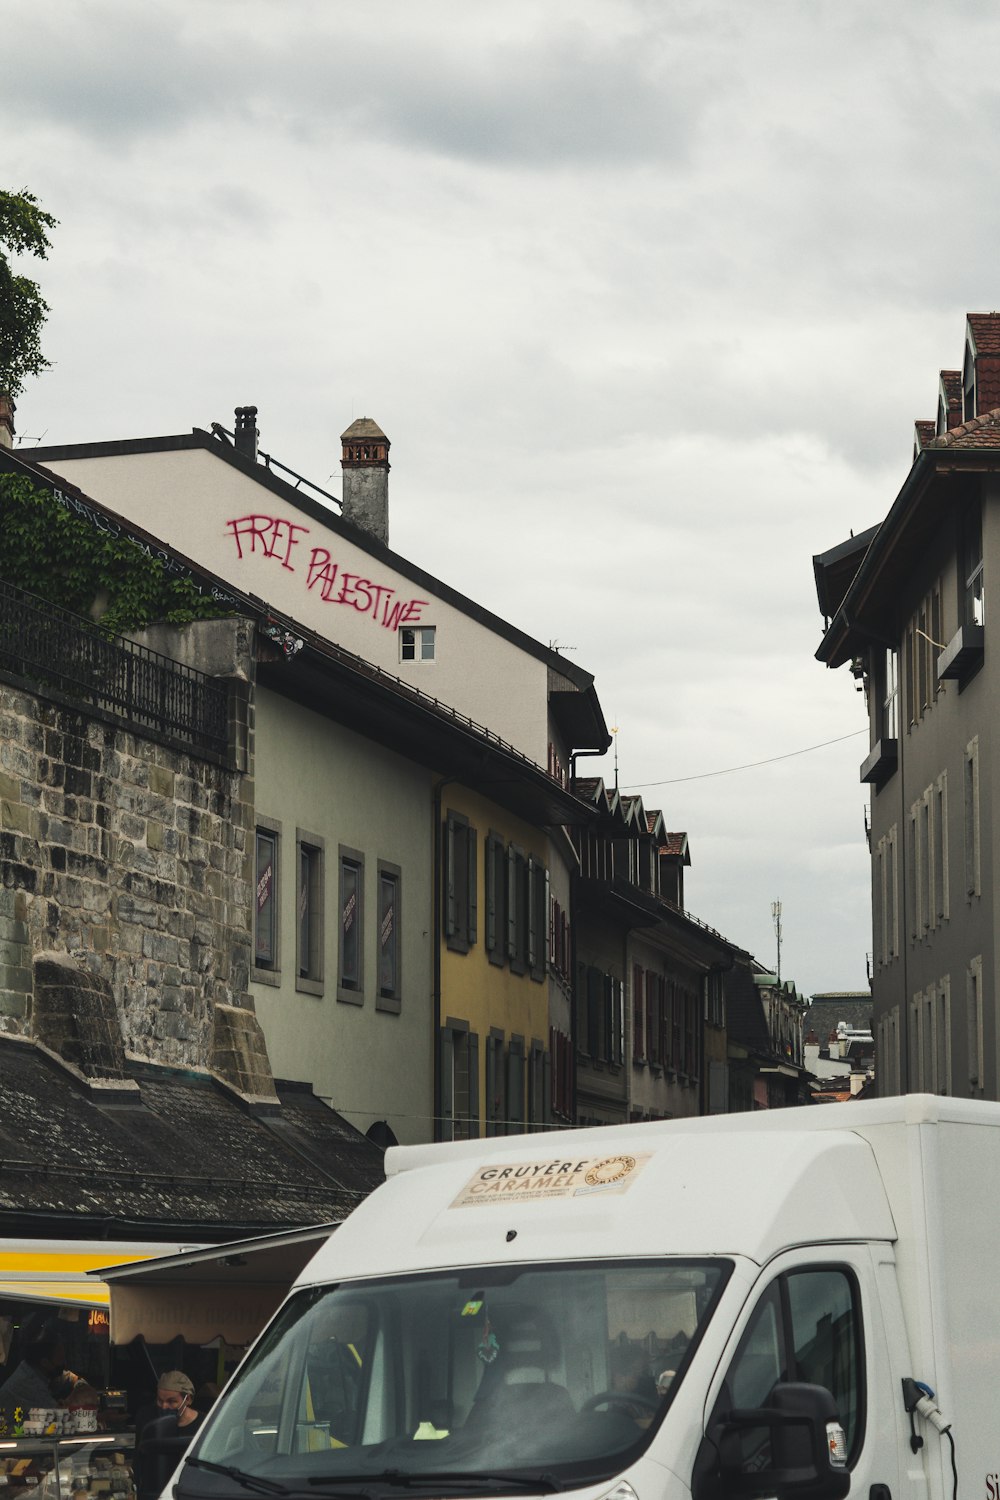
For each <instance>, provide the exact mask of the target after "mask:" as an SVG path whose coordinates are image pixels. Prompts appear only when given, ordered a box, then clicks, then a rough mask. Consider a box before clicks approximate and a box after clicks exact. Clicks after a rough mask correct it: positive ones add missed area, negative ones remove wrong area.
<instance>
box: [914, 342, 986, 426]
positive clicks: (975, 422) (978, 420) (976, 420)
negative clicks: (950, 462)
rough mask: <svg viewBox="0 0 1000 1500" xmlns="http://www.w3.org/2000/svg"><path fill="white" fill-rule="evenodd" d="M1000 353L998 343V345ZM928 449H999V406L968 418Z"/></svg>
mask: <svg viewBox="0 0 1000 1500" xmlns="http://www.w3.org/2000/svg"><path fill="white" fill-rule="evenodd" d="M997 348H998V352H1000V343H998V346H997ZM927 446H928V447H930V448H1000V406H995V407H994V408H993V410H992V411H987V412H983V414H982V416H979V417H970V418H969V420H968V421H967V422H963V423H962V424H961V426H960V427H952V428H951V429H950V430H949V431H948V432H943V433H942V434H941V436H940V437H938V438H935V439H934V441H933V442H932V443H929V444H928V445H927Z"/></svg>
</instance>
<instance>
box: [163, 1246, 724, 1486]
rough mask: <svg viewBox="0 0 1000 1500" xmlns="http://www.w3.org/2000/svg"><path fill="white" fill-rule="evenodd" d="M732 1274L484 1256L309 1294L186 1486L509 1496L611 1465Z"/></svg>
mask: <svg viewBox="0 0 1000 1500" xmlns="http://www.w3.org/2000/svg"><path fill="white" fill-rule="evenodd" d="M730 1269H731V1265H730V1263H729V1262H727V1261H722V1260H712V1261H708V1260H704V1261H703V1260H698V1261H693V1260H684V1261H681V1260H660V1261H656V1262H652V1261H630V1262H626V1261H617V1262H608V1261H604V1262H601V1263H600V1264H599V1265H598V1264H587V1263H573V1264H569V1265H565V1264H564V1265H556V1266H552V1265H546V1266H522V1267H496V1266H484V1267H480V1268H478V1269H475V1270H467V1269H466V1270H461V1271H451V1272H440V1273H434V1274H431V1275H414V1276H406V1277H399V1278H394V1279H391V1280H390V1279H379V1280H371V1281H352V1282H343V1283H341V1284H339V1285H336V1286H323V1287H315V1288H310V1289H305V1290H303V1291H301V1292H299V1293H298V1294H297V1295H295V1296H294V1297H292V1298H291V1299H290V1300H289V1301H288V1302H287V1303H286V1304H285V1306H284V1308H283V1309H282V1310H281V1312H280V1313H279V1314H278V1317H277V1318H276V1319H275V1322H274V1323H273V1324H272V1326H271V1328H270V1329H269V1330H268V1332H267V1333H266V1334H265V1335H264V1337H263V1338H262V1340H261V1341H260V1343H259V1345H258V1346H257V1348H256V1350H255V1351H254V1353H253V1356H252V1357H251V1358H250V1359H249V1360H247V1362H246V1363H245V1364H244V1365H243V1366H242V1368H241V1369H240V1371H239V1372H238V1373H237V1375H236V1377H235V1378H234V1380H233V1382H232V1384H231V1386H230V1388H229V1389H228V1390H227V1392H226V1393H225V1396H224V1398H223V1399H222V1400H221V1401H220V1402H219V1404H218V1406H217V1408H216V1410H215V1411H214V1412H213V1414H212V1418H211V1420H210V1422H209V1424H208V1425H207V1426H206V1429H205V1432H204V1434H203V1435H202V1437H201V1439H200V1440H199V1441H198V1442H197V1443H196V1444H195V1446H194V1448H193V1449H192V1451H191V1454H190V1456H189V1458H188V1461H187V1462H186V1463H185V1465H184V1468H183V1470H182V1473H181V1476H180V1482H179V1485H178V1488H177V1490H176V1492H175V1493H176V1494H177V1495H178V1496H196V1495H207V1496H215V1495H227V1496H229V1495H234V1494H244V1493H268V1494H269V1493H275V1494H286V1493H295V1494H304V1495H310V1496H312V1495H322V1493H323V1492H325V1491H329V1492H330V1493H331V1494H334V1495H336V1494H358V1495H363V1496H365V1497H370V1496H372V1495H381V1494H382V1493H389V1492H391V1491H394V1490H399V1489H400V1488H406V1489H408V1490H414V1491H418V1492H419V1491H423V1492H425V1493H427V1494H434V1495H436V1496H441V1495H449V1494H458V1493H461V1494H465V1495H474V1494H477V1493H480V1492H482V1493H491V1494H500V1493H504V1492H506V1493H516V1492H517V1490H518V1489H523V1490H526V1491H530V1490H531V1489H535V1490H538V1491H542V1492H544V1491H551V1490H556V1489H560V1488H562V1487H564V1486H565V1485H571V1484H577V1483H583V1482H587V1481H589V1480H598V1479H601V1478H603V1477H605V1476H608V1475H611V1474H613V1473H615V1472H617V1471H619V1470H620V1469H621V1468H622V1467H623V1466H624V1464H625V1463H626V1462H627V1461H629V1460H630V1459H631V1458H632V1457H633V1456H635V1455H636V1454H637V1453H638V1452H639V1451H640V1450H641V1448H642V1447H643V1446H644V1445H645V1444H646V1443H647V1442H648V1441H649V1438H650V1434H651V1432H652V1430H653V1429H654V1428H655V1426H656V1425H657V1424H658V1422H659V1421H660V1419H661V1417H662V1415H663V1413H664V1411H665V1410H666V1409H667V1407H668V1406H669V1404H670V1401H671V1399H672V1396H673V1394H674V1392H675V1391H676V1390H677V1387H678V1386H679V1384H680V1382H681V1381H682V1380H683V1378H684V1371H685V1369H686V1367H687V1363H688V1360H689V1358H690V1356H691V1353H692V1351H693V1349H694V1347H695V1345H696V1343H697V1340H698V1338H699V1337H700V1335H701V1333H702V1331H703V1329H704V1326H705V1324H706V1322H707V1320H708V1318H709V1317H710V1315H711V1312H712V1309H713V1307H714V1305H715V1303H716V1301H717V1299H718V1296H719V1294H720V1292H721V1290H722V1287H723V1285H724V1284H725V1281H726V1279H727V1277H728V1274H729V1271H730Z"/></svg>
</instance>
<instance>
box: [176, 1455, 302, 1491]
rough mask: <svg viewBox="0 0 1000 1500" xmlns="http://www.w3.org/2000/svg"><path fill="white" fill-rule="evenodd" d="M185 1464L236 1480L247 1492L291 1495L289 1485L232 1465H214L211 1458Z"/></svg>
mask: <svg viewBox="0 0 1000 1500" xmlns="http://www.w3.org/2000/svg"><path fill="white" fill-rule="evenodd" d="M185 1463H189V1464H191V1465H193V1467H194V1468H196V1469H211V1471H212V1473H213V1474H226V1475H228V1477H229V1478H230V1479H235V1480H236V1483H237V1484H241V1485H242V1486H243V1488H244V1489H245V1490H256V1491H257V1492H258V1494H260V1495H290V1494H292V1491H291V1490H290V1489H289V1488H288V1486H287V1485H284V1484H278V1482H277V1481H276V1480H274V1479H261V1478H260V1477H259V1476H258V1475H256V1474H247V1473H245V1472H244V1470H243V1469H235V1468H233V1466H232V1464H214V1463H213V1462H212V1461H211V1459H209V1458H188V1459H185Z"/></svg>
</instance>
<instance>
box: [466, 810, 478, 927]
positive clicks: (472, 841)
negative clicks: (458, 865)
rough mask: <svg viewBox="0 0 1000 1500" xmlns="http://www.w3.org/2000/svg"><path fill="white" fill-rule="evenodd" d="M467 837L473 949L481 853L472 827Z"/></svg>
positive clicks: (476, 923) (469, 921) (469, 907)
mask: <svg viewBox="0 0 1000 1500" xmlns="http://www.w3.org/2000/svg"><path fill="white" fill-rule="evenodd" d="M466 835H467V839H468V843H467V855H468V865H467V868H466V876H467V879H468V882H469V906H468V911H469V920H468V941H469V946H470V947H471V946H472V944H473V943H474V942H475V941H476V932H477V930H478V921H479V882H478V879H477V877H478V874H479V852H478V836H477V834H476V830H475V829H474V828H471V827H470V828H468V829H467V830H466Z"/></svg>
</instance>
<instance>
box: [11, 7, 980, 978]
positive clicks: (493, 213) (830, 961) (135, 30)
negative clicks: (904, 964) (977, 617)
mask: <svg viewBox="0 0 1000 1500" xmlns="http://www.w3.org/2000/svg"><path fill="white" fill-rule="evenodd" d="M0 35H3V37H4V52H5V55H4V67H3V84H2V87H0V139H2V140H3V155H4V161H3V167H2V170H0V186H3V187H5V188H8V189H16V188H19V187H21V186H24V185H27V186H29V187H30V188H31V189H32V190H33V191H34V192H35V193H36V194H37V195H38V196H39V197H40V198H41V199H42V201H43V203H44V205H45V207H46V208H47V209H49V210H50V211H51V212H52V213H54V214H56V216H57V217H58V218H59V220H60V227H59V229H58V231H57V232H56V236H55V243H54V248H53V253H52V256H51V258H50V260H49V261H48V262H47V263H46V264H44V265H42V266H39V267H38V269H37V274H38V276H39V279H40V280H41V282H42V286H43V291H44V293H45V295H46V297H47V299H48V301H49V303H50V305H51V309H52V312H51V317H50V321H49V325H48V330H47V337H46V340H45V349H46V352H47V353H48V355H49V357H50V358H51V359H52V360H53V361H54V368H53V369H52V370H51V371H50V372H49V373H48V374H47V375H46V376H45V377H44V378H42V379H39V380H36V381H34V382H33V383H32V384H31V387H30V388H29V390H28V391H27V392H26V393H25V395H24V397H23V399H22V402H21V405H20V409H19V411H18V428H19V431H20V433H21V434H22V435H23V437H24V440H25V443H26V446H29V447H30V444H31V442H32V441H34V440H36V439H40V438H44V440H45V441H46V442H72V441H84V440H88V439H102V438H116V437H128V436H144V435H150V434H154V433H165V432H179V431H185V430H187V429H189V428H190V427H192V426H202V427H204V426H207V425H208V424H209V423H210V422H212V421H221V422H223V423H224V424H225V425H231V420H232V410H233V407H234V406H236V405H242V404H245V403H254V404H256V405H257V406H259V408H260V416H259V425H260V428H261V443H262V446H263V447H264V448H265V449H266V450H267V451H269V452H271V453H273V454H274V455H275V456H276V457H278V458H280V459H281V460H282V461H283V462H285V463H286V464H289V465H290V466H291V467H293V468H295V469H297V470H299V471H300V472H302V473H304V474H306V475H308V476H309V477H310V478H313V479H314V480H316V481H317V482H318V483H320V484H322V485H324V486H327V487H329V488H331V489H334V490H335V491H339V463H338V458H339V443H338V434H339V433H340V432H341V431H342V430H343V429H344V428H345V427H346V426H347V425H348V424H349V423H350V422H351V421H352V420H353V418H355V417H357V416H360V415H369V416H372V417H374V418H375V419H376V421H378V422H379V423H380V425H381V426H382V427H383V428H384V429H385V431H386V432H387V433H388V435H389V437H390V438H391V440H392V444H393V447H392V460H393V473H392V478H391V481H390V498H391V541H392V544H393V546H394V547H395V548H396V549H397V550H398V551H400V552H402V553H404V554H405V555H408V556H410V557H412V558H413V559H414V560H415V561H417V562H419V563H420V564H421V565H423V566H424V567H426V568H428V569H429V570H430V571H431V572H433V573H436V574H437V575H438V576H439V577H441V578H444V579H446V580H447V581H448V582H450V583H452V584H453V585H455V586H457V587H459V588H461V589H463V590H465V591H466V592H467V593H469V594H471V595H472V596H473V597H474V598H476V599H477V600H479V601H480V602H481V603H483V604H484V605H486V606H487V607H489V608H491V609H493V610H495V611H496V612H497V613H498V614H500V615H503V616H504V617H505V618H507V619H509V620H511V621H513V622H514V623H515V624H517V625H519V626H520V627H521V628H523V629H525V630H527V631H529V632H530V633H531V634H533V635H535V636H536V637H538V638H539V639H540V640H542V641H545V642H553V643H557V644H558V645H559V647H560V648H561V649H564V650H565V651H566V652H567V653H568V654H571V655H572V659H573V660H574V661H575V662H577V663H579V664H580V665H581V666H583V667H585V668H587V669H588V670H589V671H592V672H593V673H594V674H595V677H596V681H597V688H598V692H599V694H600V697H601V700H602V703H603V705H604V709H605V713H606V716H607V719H608V722H609V724H614V725H617V726H618V729H619V733H618V740H617V748H618V756H619V769H620V781H621V785H622V786H623V787H624V788H629V789H636V790H639V791H641V792H642V795H643V797H644V800H645V802H646V805H647V806H650V807H662V808H663V810H664V813H665V816H666V820H667V823H668V826H669V827H670V828H671V829H685V830H687V832H688V834H689V836H690V841H691V850H692V861H693V863H692V868H691V870H690V871H689V872H688V885H687V898H688V905H689V907H690V908H691V910H692V911H693V912H694V913H695V914H696V915H697V916H699V917H701V918H702V919H703V920H705V921H707V922H709V923H710V924H711V925H712V926H714V927H717V928H718V929H720V930H721V931H722V932H724V933H725V934H726V936H727V937H730V938H732V939H733V940H734V941H736V942H738V943H740V944H741V945H743V946H745V947H747V948H749V949H750V950H751V951H753V952H755V953H756V954H757V956H758V957H759V958H760V959H761V960H762V961H763V962H765V963H768V964H773V962H774V958H775V945H774V934H773V929H772V922H771V903H772V901H775V900H780V901H781V902H782V904H783V927H784V946H783V952H782V972H783V975H784V976H785V977H787V978H793V979H794V980H795V981H796V982H797V984H798V985H799V987H800V989H802V990H803V991H805V992H806V993H812V992H813V991H816V990H826V989H838V988H845V989H859V988H863V987H864V986H865V983H866V972H865V958H866V953H867V951H868V949H869V948H870V944H871V937H870V917H869V901H868V860H867V851H866V847H865V841H864V827H863V806H864V800H865V799H864V795H863V791H862V788H861V787H860V786H859V784H858V766H859V764H860V762H861V760H862V759H863V758H864V755H865V753H866V749H867V742H866V740H865V737H864V733H863V731H864V726H865V720H864V713H863V702H862V700H861V698H860V696H859V695H857V694H856V692H855V690H854V684H853V681H852V679H851V678H850V676H849V674H848V673H847V672H846V671H841V672H838V673H830V672H827V671H825V669H824V668H822V667H821V666H819V664H818V663H816V662H815V661H814V659H813V653H814V651H815V649H816V647H817V645H818V642H819V636H820V625H821V621H820V618H819V613H818V609H817V605H816V599H815V592H814V589H813V581H812V563H811V558H812V554H813V553H815V552H819V551H823V550H825V549H826V548H828V547H831V546H833V545H835V544H836V543H838V542H840V541H841V540H843V539H844V538H845V537H846V536H847V535H848V533H849V532H850V531H851V530H852V529H853V530H855V531H860V530H863V529H864V528H866V527H868V526H870V525H872V524H873V523H874V522H875V521H877V520H880V519H881V517H882V516H883V515H884V513H885V512H886V510H887V509H888V507H889V505H890V503H891V501H892V499H893V497H894V495H895V494H896V492H897V490H898V488H899V487H900V485H901V484H902V482H903V479H904V478H905V475H906V472H907V469H908V466H909V461H910V455H911V441H912V423H913V420H914V418H917V417H931V416H933V414H934V408H935V401H936V381H937V372H938V370H939V369H941V368H942V367H953V366H955V365H956V364H958V363H959V362H960V355H961V348H962V336H963V318H964V314H965V312H966V311H989V310H991V309H992V308H993V307H994V305H995V304H996V302H997V276H998V272H997V257H996V246H997V244H998V243H1000V222H998V220H1000V197H998V195H997V194H996V192H995V190H994V186H993V184H994V179H995V150H994V146H995V142H996V140H997V135H998V112H1000V91H998V86H997V83H996V81H995V80H997V78H1000V66H998V64H1000V15H998V13H997V12H996V9H995V7H992V6H989V5H987V4H985V3H983V4H979V3H972V0H967V3H964V4H955V3H952V4H950V5H949V7H948V8H947V11H942V9H941V7H940V6H939V5H936V4H935V5H932V4H931V3H930V0H881V3H880V4H879V5H877V6H875V5H870V4H861V3H852V0H757V3H756V4H754V5H748V4H747V3H746V0H708V3H685V0H502V3H499V0H421V3H420V4H419V5H416V4H412V3H409V0H366V3H365V4H364V5H357V4H355V3H350V4H348V3H346V0H344V3H341V0H324V3H318V0H281V3H278V0H246V3H242V0H241V3H236V0H171V3H170V4H169V5H167V4H156V3H150V4H145V5H136V4H135V3H134V0H94V3H88V4H87V5H86V6H83V5H78V4H73V3H70V0H60V3H56V0H39V3H35V4H33V5H31V6H29V5H27V4H26V3H25V4H20V3H17V4H14V3H9V0H0ZM26 269H27V267H26ZM849 735H854V737H853V738H848V739H843V738H842V737H843V736H849ZM834 740H839V743H835V744H829V745H828V746H827V747H826V748H823V749H817V750H813V751H811V753H808V754H794V753H793V752H798V751H803V750H806V749H807V748H808V747H810V746H815V745H820V744H822V743H823V742H826V741H834ZM779 756H783V757H788V758H786V759H781V760H776V759H773V758H774V757H779ZM755 761H770V763H769V764H766V765H761V766H758V767H756V768H755V769H748V770H742V771H731V772H729V773H728V774H724V775H707V774H706V773H709V772H721V771H728V768H731V767H737V766H742V765H745V764H746V763H748V762H755ZM591 767H594V768H596V769H598V770H601V771H603V774H604V775H605V776H606V778H607V779H608V780H612V779H613V776H614V770H613V766H612V764H611V760H610V758H609V759H608V760H607V761H606V762H605V763H604V764H603V765H601V764H599V763H591V766H589V767H588V769H590V768H591Z"/></svg>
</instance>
